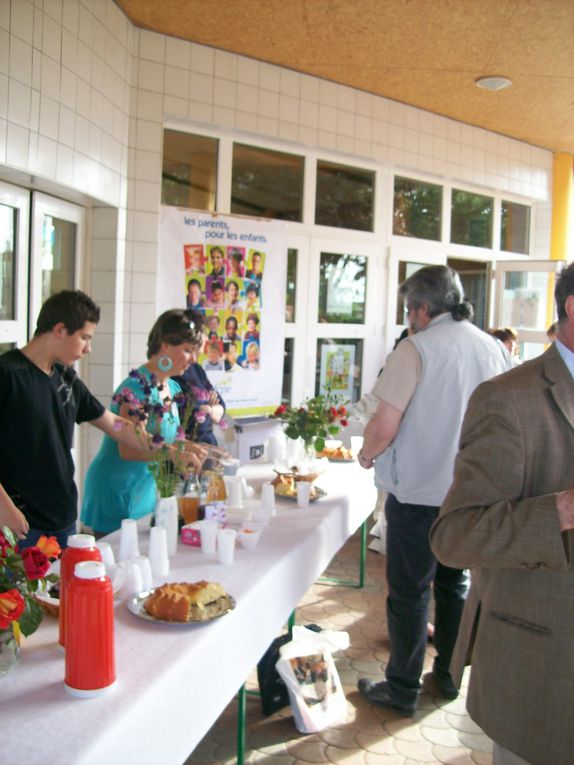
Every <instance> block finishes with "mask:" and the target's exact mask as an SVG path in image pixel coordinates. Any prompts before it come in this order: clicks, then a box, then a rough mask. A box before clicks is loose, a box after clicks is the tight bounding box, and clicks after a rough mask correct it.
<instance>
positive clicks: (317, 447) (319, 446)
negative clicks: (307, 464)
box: [315, 436, 325, 452]
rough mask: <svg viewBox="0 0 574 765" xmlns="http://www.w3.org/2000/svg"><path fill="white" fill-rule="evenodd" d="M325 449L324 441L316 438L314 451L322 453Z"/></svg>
mask: <svg viewBox="0 0 574 765" xmlns="http://www.w3.org/2000/svg"><path fill="white" fill-rule="evenodd" d="M324 448H325V439H324V438H323V437H322V436H317V438H316V439H315V450H316V451H318V452H322V451H323V449H324Z"/></svg>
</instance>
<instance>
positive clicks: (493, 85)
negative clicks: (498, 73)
mask: <svg viewBox="0 0 574 765" xmlns="http://www.w3.org/2000/svg"><path fill="white" fill-rule="evenodd" d="M474 83H475V85H476V86H477V87H479V88H484V90H490V91H492V92H493V93H496V92H497V91H499V90H504V89H505V88H509V87H510V86H511V85H512V80H511V79H510V78H509V77H479V78H478V79H477V80H475V81H474Z"/></svg>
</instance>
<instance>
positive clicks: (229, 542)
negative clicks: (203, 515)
mask: <svg viewBox="0 0 574 765" xmlns="http://www.w3.org/2000/svg"><path fill="white" fill-rule="evenodd" d="M236 537H237V532H236V531H235V530H234V529H219V531H218V532H217V558H218V560H219V562H220V563H223V564H225V565H227V566H228V565H229V564H231V563H233V558H234V555H235V539H236Z"/></svg>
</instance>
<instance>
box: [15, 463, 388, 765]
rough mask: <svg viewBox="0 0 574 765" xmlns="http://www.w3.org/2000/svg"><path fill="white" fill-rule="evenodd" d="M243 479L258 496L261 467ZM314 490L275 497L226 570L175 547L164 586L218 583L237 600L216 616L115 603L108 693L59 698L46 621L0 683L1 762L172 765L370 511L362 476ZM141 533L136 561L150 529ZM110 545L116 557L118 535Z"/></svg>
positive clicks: (329, 475)
mask: <svg viewBox="0 0 574 765" xmlns="http://www.w3.org/2000/svg"><path fill="white" fill-rule="evenodd" d="M241 474H243V475H245V476H246V477H247V479H248V480H249V482H250V483H252V485H255V486H256V487H257V488H258V486H259V484H260V483H261V482H262V481H263V480H269V479H271V478H272V477H273V473H272V468H271V466H270V465H265V464H258V465H252V466H249V467H247V468H242V471H241ZM317 484H318V485H319V486H321V487H322V488H324V489H325V490H326V491H327V496H326V497H324V498H322V499H321V500H319V501H317V502H314V503H312V504H311V506H310V507H309V508H306V509H300V508H298V507H297V506H296V503H294V502H290V501H289V500H280V501H279V502H278V512H277V515H276V516H275V517H274V518H272V519H271V521H270V523H269V525H268V526H267V527H266V528H265V530H264V532H263V534H262V536H261V540H260V542H259V545H258V547H257V548H256V549H255V550H253V551H247V550H243V549H241V548H238V549H237V550H236V555H235V561H234V563H233V564H232V565H231V566H223V565H221V564H219V563H218V562H217V560H216V559H215V557H211V556H206V555H204V554H202V553H201V551H200V550H199V549H198V548H195V547H189V546H186V545H182V544H181V543H180V544H179V547H178V552H177V555H176V556H175V557H174V558H173V559H172V561H171V571H170V574H169V576H168V577H167V579H168V580H169V581H197V580H199V579H207V580H212V581H218V582H220V583H221V584H222V585H223V586H224V587H225V588H226V590H227V591H228V592H229V593H230V594H231V595H233V596H234V597H235V599H236V601H237V607H236V608H235V610H234V611H232V612H230V613H229V614H227V615H226V616H224V617H222V618H220V619H217V620H214V621H213V622H210V623H208V624H201V625H191V626H190V625H175V624H174V625H163V624H153V623H149V622H146V621H144V620H142V619H139V618H138V617H136V616H134V615H133V614H131V613H130V612H129V611H128V609H127V607H126V605H125V603H118V604H117V606H116V669H117V683H116V686H115V687H114V688H113V689H112V690H111V691H110V692H109V693H108V694H107V695H104V696H101V697H98V698H94V699H76V698H73V697H71V696H70V695H69V694H68V693H66V691H65V690H64V686H63V677H64V658H63V654H62V653H61V651H60V650H59V648H58V647H57V624H56V621H55V620H53V619H50V618H48V617H46V618H45V619H44V621H43V623H42V625H41V627H40V629H39V630H38V631H37V632H36V633H35V634H34V635H33V636H31V637H30V638H29V639H28V640H27V641H26V643H25V645H24V646H23V648H22V654H21V658H20V663H19V665H18V666H17V667H16V668H15V669H13V670H12V671H11V672H10V673H9V674H8V675H6V676H5V677H3V678H0V720H1V722H2V725H1V727H2V731H3V735H2V744H1V745H0V753H1V754H0V762H1V763H2V765H22V763H26V765H36V763H38V765H51V763H54V765H56V763H57V764H58V765H61V763H64V764H65V765H116V763H117V764H118V765H119V764H120V763H122V764H125V763H128V764H129V765H131V764H132V763H137V764H138V765H159V763H161V765H171V763H173V765H181V763H182V762H183V761H184V760H185V759H186V758H187V757H188V756H189V754H190V753H191V752H192V751H193V749H194V748H195V746H196V745H197V744H198V743H199V741H200V740H201V739H202V737H203V736H204V735H205V733H206V732H207V731H208V730H209V729H210V727H211V726H212V725H213V723H214V722H215V721H216V719H217V718H218V716H219V715H220V713H221V712H222V711H223V709H224V708H225V707H226V706H227V704H228V703H229V701H230V700H231V699H232V697H233V696H234V694H235V693H236V692H237V690H238V689H239V687H240V686H241V684H242V683H243V682H244V681H245V679H246V677H247V676H248V674H249V672H250V671H251V670H252V669H253V667H254V666H255V664H256V663H257V661H258V660H259V659H260V658H261V656H262V655H263V653H264V652H265V650H266V649H267V647H268V646H269V644H270V642H271V641H272V639H273V638H274V637H275V636H276V635H277V634H279V633H280V632H281V629H282V626H283V625H284V624H285V622H286V620H287V618H288V616H289V614H290V613H291V611H292V610H293V609H294V608H295V607H296V605H297V603H298V601H299V600H300V598H301V597H302V595H303V594H304V593H305V591H306V590H307V589H308V588H309V586H310V585H311V584H312V583H313V581H314V580H315V579H316V578H317V576H318V575H319V574H321V572H322V571H323V570H324V569H325V568H326V566H327V565H328V564H329V562H330V560H331V559H332V558H333V556H334V555H335V553H336V552H337V550H338V549H339V548H340V547H341V546H342V545H343V544H344V542H345V541H346V540H347V539H348V538H349V536H350V535H351V534H352V533H353V532H354V531H355V530H356V529H357V528H358V526H359V525H360V524H361V523H362V522H363V520H365V518H366V517H367V516H368V515H369V513H370V512H371V511H372V510H373V508H374V505H375V500H376V493H375V489H374V486H373V476H372V472H371V471H369V472H366V471H364V470H361V468H359V467H358V466H357V465H356V464H355V463H352V464H339V463H338V464H331V465H330V466H329V470H328V471H327V472H326V473H325V474H324V475H322V476H320V478H319V479H318V480H317ZM257 495H258V491H256V496H257ZM146 520H147V519H146ZM142 526H145V527H146V530H145V531H142V532H141V533H140V548H141V552H142V553H144V554H145V553H146V552H147V544H148V537H149V534H148V532H147V526H149V521H147V522H146V524H142ZM109 540H110V542H112V544H113V545H114V546H116V552H117V541H118V535H117V534H115V535H112V536H111V537H109ZM160 583H161V582H156V584H160Z"/></svg>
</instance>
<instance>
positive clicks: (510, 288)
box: [493, 260, 566, 361]
mask: <svg viewBox="0 0 574 765" xmlns="http://www.w3.org/2000/svg"><path fill="white" fill-rule="evenodd" d="M565 265H566V263H565V261H561V260H540V261H532V260H520V261H516V260H510V261H503V260H499V261H497V262H496V263H495V265H494V268H493V272H494V301H493V327H494V328H504V327H509V328H512V329H513V330H515V331H516V332H517V334H518V345H519V352H520V353H519V355H520V358H521V359H522V360H523V361H526V360H527V359H532V358H534V357H535V356H539V355H540V354H541V353H542V352H543V351H544V348H545V346H546V344H547V342H548V340H547V337H546V330H547V328H548V327H549V326H550V324H552V322H553V321H554V320H555V318H556V308H555V305H554V285H555V283H556V274H557V273H559V272H560V271H561V270H562V268H563V267H564V266H565Z"/></svg>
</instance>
